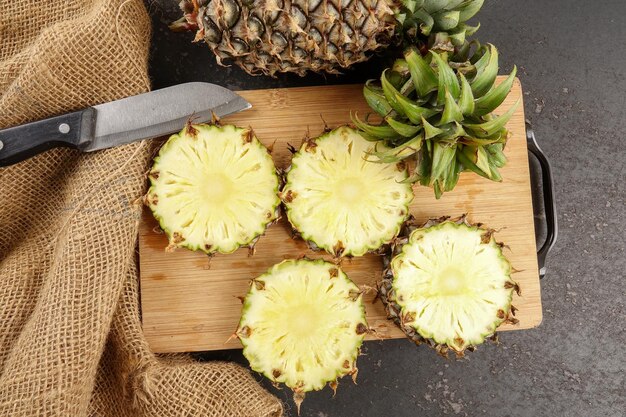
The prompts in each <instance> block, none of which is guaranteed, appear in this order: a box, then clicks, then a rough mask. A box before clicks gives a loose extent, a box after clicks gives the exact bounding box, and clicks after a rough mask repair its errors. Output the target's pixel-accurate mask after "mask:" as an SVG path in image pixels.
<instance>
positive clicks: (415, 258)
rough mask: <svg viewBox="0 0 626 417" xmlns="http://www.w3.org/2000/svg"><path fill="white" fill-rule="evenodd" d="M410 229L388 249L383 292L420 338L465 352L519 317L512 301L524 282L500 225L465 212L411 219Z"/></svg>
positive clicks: (392, 312) (395, 314)
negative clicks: (500, 239) (501, 239)
mask: <svg viewBox="0 0 626 417" xmlns="http://www.w3.org/2000/svg"><path fill="white" fill-rule="evenodd" d="M406 229H407V230H405V232H406V235H405V236H404V237H400V238H399V239H398V241H397V244H394V248H393V253H392V254H393V255H396V256H395V257H393V259H391V257H390V256H389V257H386V262H385V263H386V269H385V271H384V273H383V274H384V277H383V281H382V284H381V288H380V290H381V293H380V295H381V299H382V300H383V302H384V303H385V305H386V308H387V311H388V313H389V316H390V318H392V319H393V320H394V321H395V322H396V323H397V324H398V325H399V326H400V327H401V328H402V330H403V331H404V332H405V333H406V334H407V336H408V337H409V338H410V339H412V340H413V341H415V342H416V343H417V344H420V343H422V342H426V343H427V344H428V345H430V346H431V347H434V348H435V349H436V350H437V351H438V352H439V353H440V354H442V355H443V356H447V352H448V350H450V349H451V350H452V351H454V352H455V353H456V354H457V356H463V354H464V352H465V350H466V349H469V350H473V348H474V347H475V346H476V345H478V344H480V343H483V342H484V340H485V338H486V337H488V336H492V335H494V333H495V331H496V328H497V327H498V326H499V325H500V324H501V323H503V322H505V321H509V322H512V323H516V322H517V320H516V319H515V318H513V314H514V312H515V309H514V307H513V306H512V305H511V300H512V297H513V291H514V290H516V291H518V292H519V287H518V285H517V284H516V283H515V281H513V279H512V278H511V273H512V268H511V264H510V263H509V261H508V260H507V259H506V258H505V257H504V255H503V253H502V244H500V243H497V242H496V241H495V239H494V237H493V232H494V231H493V230H489V229H484V228H481V227H479V226H475V225H470V224H469V223H467V221H466V219H465V217H461V218H460V219H457V220H453V221H451V220H447V218H443V219H440V220H437V221H430V222H428V223H427V224H426V225H424V226H423V227H421V228H415V226H414V225H412V224H411V222H407V227H406Z"/></svg>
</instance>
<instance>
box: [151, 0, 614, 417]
mask: <svg viewBox="0 0 626 417" xmlns="http://www.w3.org/2000/svg"><path fill="white" fill-rule="evenodd" d="M175 3H176V1H175V0H158V1H157V2H154V3H152V4H151V5H150V6H149V9H150V10H151V14H152V16H153V23H154V35H153V38H154V39H153V48H152V54H151V76H152V80H153V85H154V88H160V87H165V86H168V85H172V84H177V83H182V82H187V81H209V82H213V83H217V84H220V85H223V86H226V87H229V88H232V89H254V88H267V87H286V86H300V85H318V84H330V83H356V82H361V81H363V80H365V79H367V78H373V77H375V76H376V75H377V73H378V72H379V71H380V65H379V62H380V60H378V59H374V60H372V61H369V62H368V63H365V64H361V65H359V66H357V67H356V68H355V69H354V70H351V71H347V72H346V73H345V74H344V75H343V76H340V77H335V76H326V77H324V76H320V75H311V76H307V77H306V78H300V77H297V76H281V77H279V78H276V79H271V78H266V77H250V76H248V75H246V74H245V73H243V72H242V71H240V70H239V69H238V68H236V67H229V68H222V67H218V66H217V65H216V64H215V60H214V58H213V56H212V54H211V53H210V51H209V50H208V49H207V48H206V47H205V46H203V45H201V44H195V45H194V44H192V43H191V42H190V41H191V39H192V38H193V35H192V34H174V33H171V32H169V31H168V30H167V27H166V26H167V23H169V22H171V21H172V20H175V19H176V18H177V17H178V15H179V13H178V9H177V6H176V4H175ZM477 20H479V21H480V22H481V24H482V28H481V30H480V31H479V32H478V34H477V38H478V39H480V40H481V41H483V42H492V43H494V44H495V45H496V46H497V47H498V49H499V51H500V55H501V73H504V72H505V71H509V70H510V69H511V67H512V65H513V63H515V64H517V65H518V67H519V69H520V71H519V74H518V76H519V77H520V79H521V81H522V85H523V88H524V91H525V94H526V95H525V97H524V98H525V110H526V115H527V118H528V119H529V121H530V122H531V123H532V125H533V128H534V130H535V132H536V134H537V138H538V140H539V142H540V145H541V146H542V148H543V150H544V151H545V153H546V154H547V156H548V158H549V160H550V161H551V163H552V166H553V171H554V180H555V187H556V199H557V210H558V220H559V225H560V236H559V241H558V243H557V245H556V247H555V248H554V249H553V251H552V252H551V254H550V256H549V258H548V275H547V277H546V278H545V279H544V280H543V281H542V298H543V313H544V319H543V323H542V324H541V326H540V327H538V328H537V329H534V330H529V331H518V332H506V333H502V334H501V341H502V344H501V345H500V346H493V345H484V346H481V347H480V348H479V349H478V350H477V351H476V352H475V353H472V354H470V355H469V356H468V358H467V359H464V360H460V361H456V360H448V361H446V360H443V359H441V358H439V357H438V356H436V355H435V354H434V353H433V352H432V351H431V350H429V349H428V348H426V347H419V348H416V347H415V346H414V345H413V344H411V343H409V342H408V341H404V340H395V341H384V342H367V343H365V345H364V348H363V353H364V354H365V355H363V356H362V357H360V358H359V369H360V372H359V381H358V382H359V384H358V385H357V386H355V385H353V384H352V383H351V382H349V380H348V379H347V378H346V379H345V380H342V381H341V382H340V386H339V390H338V392H337V396H336V397H335V398H332V391H331V390H330V389H329V388H326V389H324V390H323V391H321V392H317V393H311V394H308V395H307V399H306V401H305V402H304V405H303V408H302V416H305V417H335V416H340V417H344V416H377V417H378V416H385V417H386V416H389V417H403V416H406V417H409V416H439V415H451V416H481V415H486V416H502V417H504V416H533V417H543V416H551V417H552V416H568V417H569V416H572V417H574V416H581V417H592V416H603V417H620V416H626V386H625V380H626V311H625V309H624V299H625V296H626V289H625V288H626V262H625V258H626V253H625V252H624V246H625V245H624V241H625V235H626V228H625V227H624V223H625V222H626V209H625V205H624V200H625V197H626V192H625V187H624V182H625V181H626V150H625V149H624V148H625V146H624V145H626V126H625V121H626V117H625V116H624V112H625V111H626V2H624V1H623V0H612V1H609V0H607V1H598V2H594V1H582V0H570V1H566V0H526V1H515V0H498V1H496V0H491V1H490V0H487V1H486V2H485V6H484V8H483V10H482V11H481V12H480V14H479V15H478V18H477ZM539 232H540V234H541V228H540V229H539ZM199 356H200V357H201V358H203V359H207V360H210V359H227V360H235V361H238V362H241V363H243V364H245V363H246V362H245V359H243V357H242V356H241V353H240V352H239V351H224V352H217V353H207V354H201V355H199ZM256 377H257V378H258V379H259V381H262V383H264V384H265V385H266V386H267V387H268V389H270V390H271V391H272V392H274V393H275V394H276V395H278V396H279V397H280V398H281V399H283V400H284V401H285V403H286V407H287V408H288V415H295V410H294V409H293V408H292V407H293V403H292V402H291V400H290V396H291V394H290V393H289V391H288V390H276V389H274V388H273V387H271V385H269V384H267V383H266V382H265V381H263V379H262V378H261V377H260V376H259V375H256Z"/></svg>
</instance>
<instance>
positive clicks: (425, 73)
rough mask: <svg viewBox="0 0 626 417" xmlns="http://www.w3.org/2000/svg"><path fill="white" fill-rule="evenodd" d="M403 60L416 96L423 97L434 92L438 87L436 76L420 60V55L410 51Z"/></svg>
mask: <svg viewBox="0 0 626 417" xmlns="http://www.w3.org/2000/svg"><path fill="white" fill-rule="evenodd" d="M405 59H406V62H407V64H408V66H409V72H410V73H411V79H412V80H413V84H415V90H416V91H417V94H418V95H419V96H421V97H424V96H426V95H427V94H428V93H430V92H431V91H434V90H435V89H436V88H437V85H438V79H437V74H435V72H434V71H433V69H432V68H431V67H430V65H428V63H427V62H426V60H425V59H424V58H422V56H421V55H420V53H419V52H418V51H416V50H415V49H412V50H410V51H409V52H408V53H407V54H406V56H405Z"/></svg>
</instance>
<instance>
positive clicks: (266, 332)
mask: <svg viewBox="0 0 626 417" xmlns="http://www.w3.org/2000/svg"><path fill="white" fill-rule="evenodd" d="M367 331H368V327H367V323H366V321H365V308H364V306H363V302H362V295H361V291H360V290H359V288H358V287H357V286H356V285H355V284H354V283H353V282H352V281H350V279H348V277H347V276H346V274H345V273H344V272H343V271H342V270H341V269H340V268H339V267H337V266H336V265H334V264H332V263H329V262H325V261H322V260H317V261H311V260H306V259H302V260H286V261H283V262H281V263H279V264H277V265H274V266H273V267H272V268H271V269H270V270H269V271H268V272H267V273H266V274H264V275H261V276H260V277H258V278H256V279H254V280H253V281H252V283H251V285H250V291H249V292H248V294H247V295H246V297H245V299H244V303H243V310H242V316H241V321H240V322H239V327H238V328H237V332H236V335H237V336H238V337H239V339H240V340H241V343H242V344H243V354H244V356H245V357H246V358H247V359H248V361H249V362H250V367H251V368H252V369H254V370H255V371H257V372H260V373H262V374H263V375H265V376H266V377H267V378H269V379H271V380H272V381H273V382H275V383H279V382H280V383H284V384H285V385H287V386H288V387H289V388H291V389H292V390H293V392H294V401H295V402H296V405H297V406H298V412H299V410H300V404H301V403H302V400H303V399H304V394H305V393H306V392H308V391H313V390H320V389H322V388H324V386H325V385H326V383H329V382H330V386H331V388H333V390H335V389H336V388H337V379H338V378H340V377H342V376H344V375H352V376H353V379H355V378H356V373H357V368H356V359H357V356H358V355H359V347H360V346H361V343H362V342H363V338H364V336H365V333H366V332H367Z"/></svg>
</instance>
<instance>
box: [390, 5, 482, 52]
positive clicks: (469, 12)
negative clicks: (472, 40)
mask: <svg viewBox="0 0 626 417" xmlns="http://www.w3.org/2000/svg"><path fill="white" fill-rule="evenodd" d="M400 3H401V5H400V7H399V10H398V12H397V13H396V20H397V21H398V22H399V23H400V25H401V26H402V31H401V32H402V36H403V38H404V41H405V43H406V44H409V45H418V44H421V45H423V46H424V47H425V48H428V49H431V50H435V51H438V52H445V51H449V52H451V51H453V50H454V47H460V46H462V45H463V44H464V43H465V39H466V38H467V37H468V36H471V35H473V34H474V33H476V31H477V30H478V28H479V27H480V24H478V25H476V26H470V25H468V24H466V23H465V22H467V21H468V20H469V19H471V18H472V17H474V15H476V13H478V11H479V10H480V8H481V7H482V6H483V3H484V0H401V2H400Z"/></svg>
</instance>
